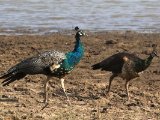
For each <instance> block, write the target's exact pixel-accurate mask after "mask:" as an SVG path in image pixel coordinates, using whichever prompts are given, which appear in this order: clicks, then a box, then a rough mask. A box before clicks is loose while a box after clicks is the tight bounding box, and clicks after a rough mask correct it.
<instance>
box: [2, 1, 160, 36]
mask: <svg viewBox="0 0 160 120" xmlns="http://www.w3.org/2000/svg"><path fill="white" fill-rule="evenodd" d="M76 25H78V26H79V27H80V28H82V29H86V30H92V31H104V30H136V31H148V32H150V31H152V32H154V31H158V32H159V31H160V1H159V0H0V33H1V34H5V33H9V34H11V33H19V34H21V33H22V34H23V33H28V34H32V33H33V34H36V33H38V34H44V33H49V32H57V31H59V30H62V29H65V30H67V29H68V30H70V29H72V28H73V27H74V26H76Z"/></svg>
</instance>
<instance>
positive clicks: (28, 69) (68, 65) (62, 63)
mask: <svg viewBox="0 0 160 120" xmlns="http://www.w3.org/2000/svg"><path fill="white" fill-rule="evenodd" d="M75 30H76V32H77V33H76V35H75V39H76V42H75V47H74V50H73V51H71V52H67V53H63V52H59V51H56V50H50V51H46V52H43V53H39V54H38V55H36V56H33V57H30V58H27V59H25V60H23V61H21V62H20V63H18V64H16V65H15V66H13V67H11V68H10V69H9V70H8V71H7V72H5V73H4V74H3V75H2V76H0V79H4V80H3V81H2V86H6V85H9V84H10V83H12V82H14V81H16V80H20V79H22V78H24V77H25V76H26V75H35V74H43V75H46V76H47V79H46V80H45V82H44V103H45V106H47V105H48V92H47V87H48V81H49V80H50V79H51V78H52V77H57V78H59V79H60V81H61V86H62V89H63V91H64V94H65V96H66V98H67V100H68V102H69V104H71V103H70V101H69V98H68V96H67V94H66V91H65V86H64V77H65V76H66V75H67V74H69V73H70V72H71V71H72V70H73V69H74V67H75V66H76V65H77V64H78V63H79V62H80V60H81V59H82V57H83V56H84V46H83V44H82V42H81V39H80V38H81V36H85V35H87V34H85V33H84V32H83V31H82V30H80V29H79V28H78V26H77V27H75Z"/></svg>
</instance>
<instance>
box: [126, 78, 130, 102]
mask: <svg viewBox="0 0 160 120" xmlns="http://www.w3.org/2000/svg"><path fill="white" fill-rule="evenodd" d="M128 86H129V80H126V83H125V87H126V93H127V97H128V101H129V100H130V96H129V91H128Z"/></svg>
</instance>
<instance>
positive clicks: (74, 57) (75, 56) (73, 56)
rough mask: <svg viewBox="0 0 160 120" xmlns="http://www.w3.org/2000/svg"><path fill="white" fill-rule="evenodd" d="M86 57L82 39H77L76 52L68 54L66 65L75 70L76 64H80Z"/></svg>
mask: <svg viewBox="0 0 160 120" xmlns="http://www.w3.org/2000/svg"><path fill="white" fill-rule="evenodd" d="M83 55H84V47H83V44H82V42H81V40H80V37H78V38H76V43H75V47H74V50H73V51H72V52H68V53H66V58H67V59H66V61H65V62H66V65H68V66H67V67H68V68H73V67H74V66H75V65H76V64H78V63H79V62H80V60H81V58H82V57H83Z"/></svg>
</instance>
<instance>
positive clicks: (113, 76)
mask: <svg viewBox="0 0 160 120" xmlns="http://www.w3.org/2000/svg"><path fill="white" fill-rule="evenodd" d="M116 76H117V75H116V74H113V75H112V76H111V77H110V78H109V86H108V91H107V93H109V91H110V89H111V83H112V81H113V79H114V78H115V77H116ZM106 88H107V86H106Z"/></svg>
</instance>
